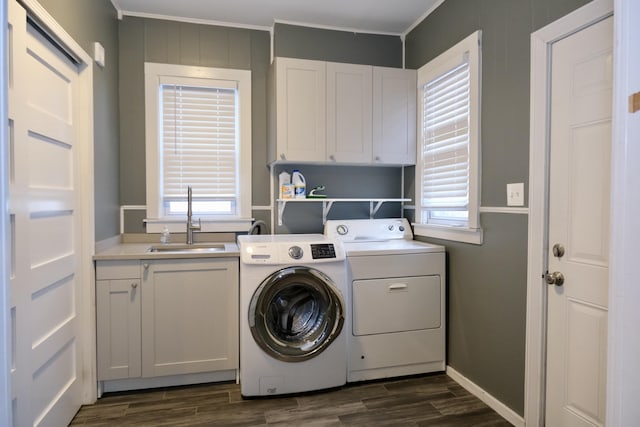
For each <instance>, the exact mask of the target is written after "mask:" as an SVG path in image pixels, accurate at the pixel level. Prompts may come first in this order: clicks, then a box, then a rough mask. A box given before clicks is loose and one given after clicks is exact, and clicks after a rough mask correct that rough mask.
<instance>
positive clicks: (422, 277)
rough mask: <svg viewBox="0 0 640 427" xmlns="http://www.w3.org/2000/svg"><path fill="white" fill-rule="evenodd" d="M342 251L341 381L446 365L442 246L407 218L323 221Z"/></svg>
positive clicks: (441, 368)
mask: <svg viewBox="0 0 640 427" xmlns="http://www.w3.org/2000/svg"><path fill="white" fill-rule="evenodd" d="M325 235H327V236H328V237H329V238H330V239H332V240H339V241H342V242H343V244H344V248H345V252H346V256H347V272H348V273H347V274H348V279H347V280H348V283H349V286H348V292H347V295H348V297H347V299H348V301H349V302H350V304H349V306H348V307H347V313H348V316H347V330H348V333H347V382H355V381H364V380H373V379H379V378H387V377H397V376H404V375H415V374H422V373H427V372H439V371H444V369H445V350H446V323H445V321H446V305H445V304H446V288H445V287H446V277H445V273H446V272H445V248H444V247H443V246H440V245H433V244H429V243H425V242H419V241H416V240H413V233H412V231H411V226H410V224H409V222H408V221H407V220H406V219H405V218H384V219H366V220H359V219H356V220H328V221H327V222H326V224H325Z"/></svg>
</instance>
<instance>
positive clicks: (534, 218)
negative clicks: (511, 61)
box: [524, 0, 613, 426]
mask: <svg viewBox="0 0 640 427" xmlns="http://www.w3.org/2000/svg"><path fill="white" fill-rule="evenodd" d="M611 15H613V0H594V1H593V2H591V3H588V4H587V5H585V6H583V7H581V8H580V9H577V10H575V11H574V12H572V13H570V14H568V15H566V16H564V17H562V18H560V19H558V20H557V21H555V22H553V23H551V24H549V25H547V26H546V27H543V28H541V29H540V30H538V31H536V32H534V33H532V34H531V93H530V131H529V132H530V133H529V227H528V256H527V313H526V346H525V399H524V419H525V424H526V425H528V426H538V425H544V413H545V375H546V350H547V349H546V335H547V325H546V315H547V286H548V285H547V284H546V283H545V282H544V279H543V275H544V273H545V272H546V270H547V256H548V232H549V223H548V209H549V206H548V196H549V146H550V144H549V133H550V132H549V129H550V122H549V113H550V111H549V104H550V95H551V92H550V85H551V79H550V77H551V76H550V68H551V67H550V65H551V47H552V45H553V44H554V43H555V42H556V41H558V40H561V39H563V38H565V37H567V36H569V35H571V34H573V33H576V32H578V31H580V30H582V29H583V28H585V27H587V26H589V25H592V24H594V23H596V22H599V21H601V20H603V19H605V18H607V17H609V16H611ZM610 250H611V249H610Z"/></svg>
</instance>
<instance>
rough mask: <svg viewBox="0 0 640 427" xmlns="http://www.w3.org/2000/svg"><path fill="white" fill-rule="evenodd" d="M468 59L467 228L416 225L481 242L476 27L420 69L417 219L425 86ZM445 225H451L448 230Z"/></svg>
mask: <svg viewBox="0 0 640 427" xmlns="http://www.w3.org/2000/svg"><path fill="white" fill-rule="evenodd" d="M464 61H467V62H468V64H469V144H468V146H469V182H468V186H469V187H468V191H469V196H468V223H467V227H468V228H466V229H465V228H461V227H447V226H436V225H434V224H417V227H415V229H416V230H417V231H419V232H418V233H416V234H418V235H420V236H425V237H435V238H440V239H447V240H458V241H460V242H465V243H473V244H482V229H481V226H480V212H479V208H480V200H481V196H480V193H481V188H482V186H481V182H482V166H481V161H482V155H481V146H482V142H481V134H482V132H481V126H482V118H481V109H482V31H481V30H477V31H474V32H473V33H471V34H470V35H469V36H467V37H465V38H464V39H463V40H461V41H460V42H458V43H456V44H455V45H454V46H452V47H450V48H449V49H447V50H446V51H445V52H443V53H441V54H440V55H438V56H437V57H435V58H433V59H431V60H430V61H429V62H428V63H426V64H425V65H423V66H422V67H420V68H419V69H418V79H417V90H418V99H419V101H418V117H419V119H418V123H417V126H418V130H417V136H418V143H417V144H416V150H417V152H416V156H417V157H416V159H417V160H416V167H415V182H416V183H417V184H416V188H415V194H416V196H415V200H416V203H415V205H416V218H415V221H422V213H423V207H422V203H418V201H421V200H422V195H423V189H422V183H423V172H424V164H423V163H424V162H423V161H422V160H421V159H422V155H421V151H422V138H423V135H422V123H420V121H421V119H420V117H422V115H423V108H424V106H423V102H422V101H420V99H421V97H422V95H421V94H420V93H421V91H422V87H423V85H424V84H425V83H428V82H429V81H431V80H432V79H434V78H436V77H438V76H439V75H442V73H444V72H447V71H449V70H450V69H452V68H453V67H456V66H457V65H459V64H461V63H462V62H464ZM445 229H450V230H449V231H446V230H445Z"/></svg>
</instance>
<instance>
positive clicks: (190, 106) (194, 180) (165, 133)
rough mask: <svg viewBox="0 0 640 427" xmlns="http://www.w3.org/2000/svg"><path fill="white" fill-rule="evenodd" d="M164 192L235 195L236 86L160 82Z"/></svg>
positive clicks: (166, 195)
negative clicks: (204, 85)
mask: <svg viewBox="0 0 640 427" xmlns="http://www.w3.org/2000/svg"><path fill="white" fill-rule="evenodd" d="M160 91H161V96H160V98H161V111H160V117H161V123H160V138H161V141H160V143H161V156H162V160H161V164H162V197H163V199H164V200H165V202H166V201H171V200H180V199H185V198H186V194H187V187H188V186H191V187H192V188H193V198H194V200H196V199H201V200H203V199H204V200H212V199H226V200H229V199H232V200H235V199H236V197H237V191H238V190H237V182H236V177H237V172H238V171H237V168H238V166H237V165H238V158H237V156H238V148H237V138H238V123H237V111H236V110H237V102H236V89H235V88H229V87H200V86H189V85H177V84H161V85H160Z"/></svg>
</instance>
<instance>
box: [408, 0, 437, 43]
mask: <svg viewBox="0 0 640 427" xmlns="http://www.w3.org/2000/svg"><path fill="white" fill-rule="evenodd" d="M442 3H444V0H437V1H436V2H435V3H433V5H432V6H431V7H430V8H429V9H427V11H426V12H425V13H423V14H422V16H420V17H419V18H418V19H416V20H415V21H414V22H413V24H411V25H410V26H409V28H407V29H406V30H404V32H403V33H402V37H406V36H407V34H409V33H410V32H411V31H412V30H413V29H414V28H416V27H417V26H418V25H420V23H421V22H422V21H424V20H425V19H427V16H429V15H431V14H432V13H433V11H434V10H436V9H437V8H439V7H440V5H441V4H442Z"/></svg>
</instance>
